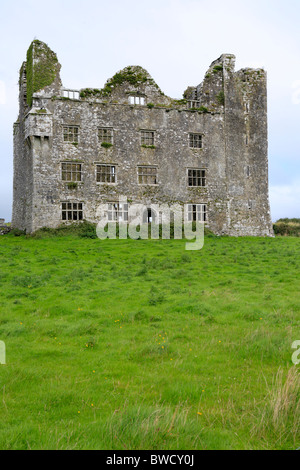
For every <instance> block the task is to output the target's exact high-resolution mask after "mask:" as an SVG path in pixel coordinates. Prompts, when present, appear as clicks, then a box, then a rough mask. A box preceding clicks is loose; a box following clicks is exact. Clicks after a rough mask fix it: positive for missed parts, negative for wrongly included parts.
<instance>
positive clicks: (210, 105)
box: [12, 40, 273, 236]
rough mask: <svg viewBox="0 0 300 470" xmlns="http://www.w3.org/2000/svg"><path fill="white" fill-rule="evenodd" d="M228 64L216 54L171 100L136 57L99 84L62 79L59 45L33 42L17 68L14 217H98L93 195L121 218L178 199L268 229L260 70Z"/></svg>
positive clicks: (55, 221) (236, 230) (19, 221)
mask: <svg viewBox="0 0 300 470" xmlns="http://www.w3.org/2000/svg"><path fill="white" fill-rule="evenodd" d="M234 65H235V57H234V56H233V55H231V54H223V55H221V57H220V58H219V59H217V60H216V61H214V62H213V63H212V64H211V66H210V67H209V69H208V71H207V73H206V75H205V77H204V80H203V81H202V83H201V84H200V85H198V86H189V87H188V88H187V89H186V91H185V92H184V94H183V99H178V100H176V99H172V98H170V97H168V96H166V95H165V94H164V93H163V92H162V91H161V90H160V88H159V87H158V85H157V84H156V83H155V81H154V80H153V79H152V78H151V76H150V75H149V74H148V72H147V71H146V70H144V69H143V68H142V67H139V66H130V67H126V68H125V69H123V70H121V71H120V72H118V73H116V75H114V76H113V77H112V78H111V79H109V80H108V81H107V82H106V84H105V85H104V87H103V88H102V89H97V88H93V89H91V88H86V89H81V90H69V89H66V88H64V87H63V86H62V83H61V79H60V68H61V66H60V64H59V62H58V60H57V56H56V54H55V53H54V52H52V51H51V50H50V48H49V47H48V46H47V45H46V44H45V43H43V42H41V41H38V40H35V41H33V43H32V44H31V45H30V47H29V49H28V52H27V60H26V62H24V63H23V64H22V67H21V70H20V80H19V85H20V93H19V101H20V111H19V116H18V120H17V122H16V123H15V124H14V200H13V218H12V226H13V227H14V228H18V229H21V230H26V232H27V233H31V232H34V231H36V230H37V229H39V228H42V227H57V226H59V225H61V224H64V223H71V222H72V223H73V222H78V221H81V220H87V221H90V222H95V223H97V222H98V218H99V213H98V212H97V210H98V207H99V204H106V205H107V211H108V214H109V215H108V217H109V218H110V219H111V220H114V219H116V220H125V221H126V220H128V213H127V211H128V206H130V205H131V204H134V203H141V204H144V205H145V206H149V205H150V204H168V205H174V204H179V205H180V206H184V207H185V210H186V212H185V214H186V217H187V218H188V220H202V221H204V222H205V224H206V225H207V227H208V228H209V229H210V230H212V231H213V232H214V233H216V234H220V235H221V234H227V235H234V236H240V235H254V236H272V235H273V231H272V224H271V218H270V209H269V198H268V156H267V155H268V153H267V150H268V149H267V145H268V137H267V93H266V82H267V77H266V72H265V71H264V70H262V69H257V70H256V69H255V70H254V69H249V68H246V69H242V70H239V71H237V72H236V71H235V68H234ZM119 196H126V197H127V203H128V205H127V206H126V205H122V204H119ZM150 216H152V217H153V218H154V219H156V220H159V219H158V217H159V214H155V213H152V214H150ZM147 220H151V219H149V218H148V219H147Z"/></svg>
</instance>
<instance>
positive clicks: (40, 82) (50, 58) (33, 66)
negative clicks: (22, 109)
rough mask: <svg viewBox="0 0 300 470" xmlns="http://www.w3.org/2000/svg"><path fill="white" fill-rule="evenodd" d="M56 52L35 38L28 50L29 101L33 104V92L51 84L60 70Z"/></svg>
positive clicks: (27, 78) (27, 77)
mask: <svg viewBox="0 0 300 470" xmlns="http://www.w3.org/2000/svg"><path fill="white" fill-rule="evenodd" d="M59 68H60V65H59V62H58V60H57V56H56V54H55V53H54V52H53V51H51V49H50V48H49V47H48V46H47V44H45V43H43V42H41V41H38V40H34V41H33V42H32V43H31V45H30V47H29V49H28V51H27V62H26V80H27V103H28V104H29V106H31V105H32V95H33V93H35V92H37V91H39V90H42V89H43V88H45V87H46V86H48V85H51V84H52V83H53V82H54V80H55V78H56V74H57V73H58V72H59Z"/></svg>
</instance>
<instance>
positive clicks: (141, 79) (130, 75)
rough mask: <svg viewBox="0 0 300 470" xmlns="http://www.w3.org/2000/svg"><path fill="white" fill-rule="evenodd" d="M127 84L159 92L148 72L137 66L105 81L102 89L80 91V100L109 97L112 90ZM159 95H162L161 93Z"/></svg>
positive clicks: (128, 68)
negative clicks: (149, 86)
mask: <svg viewBox="0 0 300 470" xmlns="http://www.w3.org/2000/svg"><path fill="white" fill-rule="evenodd" d="M125 82H126V83H129V84H130V85H134V86H136V87H137V86H139V85H142V84H146V83H147V84H149V85H152V86H154V87H155V88H157V89H158V90H159V91H160V92H161V90H160V88H159V86H158V85H157V84H156V83H155V81H154V80H153V79H152V78H151V77H150V75H149V74H148V72H147V71H146V70H145V69H143V68H142V67H139V66H132V67H131V66H129V67H125V69H123V70H121V71H120V72H117V73H116V74H115V75H114V76H113V77H112V78H110V79H109V80H107V82H106V84H105V85H104V88H102V89H98V88H85V89H82V90H81V91H80V97H81V98H87V97H89V96H99V97H107V96H110V95H111V93H112V91H113V90H114V88H116V87H118V86H121V85H122V84H123V83H125ZM161 94H163V93H162V92H161Z"/></svg>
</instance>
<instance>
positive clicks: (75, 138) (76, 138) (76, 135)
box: [63, 125, 79, 144]
mask: <svg viewBox="0 0 300 470" xmlns="http://www.w3.org/2000/svg"><path fill="white" fill-rule="evenodd" d="M66 129H67V132H65V130H66ZM71 130H72V132H70V131H71ZM75 130H76V132H75ZM66 137H68V138H67V139H66ZM70 137H73V139H70ZM63 141H64V143H66V144H78V143H79V126H73V125H71V126H69V125H63Z"/></svg>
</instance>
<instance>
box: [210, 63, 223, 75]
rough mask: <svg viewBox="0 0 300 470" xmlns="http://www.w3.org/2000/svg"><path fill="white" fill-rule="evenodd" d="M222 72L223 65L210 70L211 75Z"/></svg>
mask: <svg viewBox="0 0 300 470" xmlns="http://www.w3.org/2000/svg"><path fill="white" fill-rule="evenodd" d="M222 71H223V65H215V66H214V68H213V69H212V72H213V73H218V72H222Z"/></svg>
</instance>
